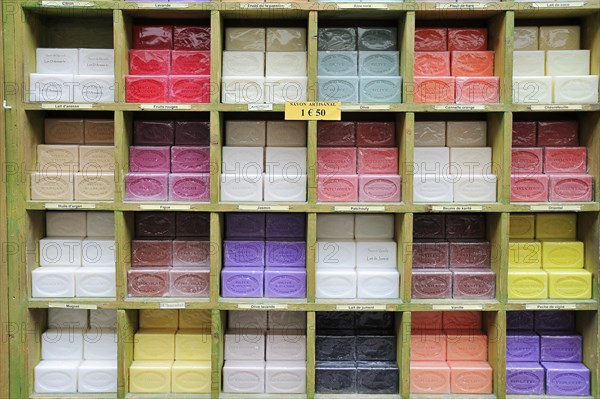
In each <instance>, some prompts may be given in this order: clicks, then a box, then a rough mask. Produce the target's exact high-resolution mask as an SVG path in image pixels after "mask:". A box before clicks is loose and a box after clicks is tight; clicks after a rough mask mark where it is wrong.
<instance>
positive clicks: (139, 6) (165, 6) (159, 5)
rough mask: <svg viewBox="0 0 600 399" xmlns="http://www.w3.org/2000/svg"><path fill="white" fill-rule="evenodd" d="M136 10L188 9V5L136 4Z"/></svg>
mask: <svg viewBox="0 0 600 399" xmlns="http://www.w3.org/2000/svg"><path fill="white" fill-rule="evenodd" d="M137 6H138V8H188V7H189V5H188V3H160V2H159V3H137Z"/></svg>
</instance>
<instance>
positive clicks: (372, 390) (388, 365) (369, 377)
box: [356, 361, 399, 394]
mask: <svg viewBox="0 0 600 399" xmlns="http://www.w3.org/2000/svg"><path fill="white" fill-rule="evenodd" d="M357 365H358V367H357V372H356V387H357V392H358V393H359V394H393V393H398V374H399V372H398V365H397V364H396V363H395V362H361V361H359V362H357Z"/></svg>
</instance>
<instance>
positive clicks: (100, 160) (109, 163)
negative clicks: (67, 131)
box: [79, 145, 115, 173]
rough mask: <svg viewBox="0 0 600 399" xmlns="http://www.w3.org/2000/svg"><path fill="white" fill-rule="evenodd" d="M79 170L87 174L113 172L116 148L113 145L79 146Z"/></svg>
mask: <svg viewBox="0 0 600 399" xmlns="http://www.w3.org/2000/svg"><path fill="white" fill-rule="evenodd" d="M79 170H80V171H81V172H87V173H94V172H113V171H114V170H115V147H114V146H112V145H82V146H79Z"/></svg>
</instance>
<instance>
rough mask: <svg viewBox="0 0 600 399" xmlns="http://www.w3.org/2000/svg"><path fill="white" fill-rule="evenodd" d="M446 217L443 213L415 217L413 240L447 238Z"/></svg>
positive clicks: (419, 214) (423, 214) (421, 214)
mask: <svg viewBox="0 0 600 399" xmlns="http://www.w3.org/2000/svg"><path fill="white" fill-rule="evenodd" d="M445 237H446V215H444V214H442V213H431V214H430V213H417V214H415V215H414V217H413V238H415V239H421V238H425V239H429V238H445Z"/></svg>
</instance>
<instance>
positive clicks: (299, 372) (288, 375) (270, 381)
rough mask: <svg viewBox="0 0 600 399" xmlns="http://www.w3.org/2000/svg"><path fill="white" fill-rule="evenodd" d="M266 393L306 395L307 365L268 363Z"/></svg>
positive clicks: (287, 362)
mask: <svg viewBox="0 0 600 399" xmlns="http://www.w3.org/2000/svg"><path fill="white" fill-rule="evenodd" d="M265 392H266V393H306V363H305V362H298V361H267V365H266V371H265Z"/></svg>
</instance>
